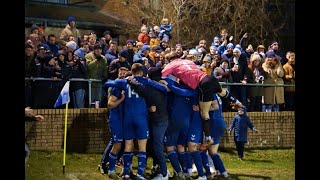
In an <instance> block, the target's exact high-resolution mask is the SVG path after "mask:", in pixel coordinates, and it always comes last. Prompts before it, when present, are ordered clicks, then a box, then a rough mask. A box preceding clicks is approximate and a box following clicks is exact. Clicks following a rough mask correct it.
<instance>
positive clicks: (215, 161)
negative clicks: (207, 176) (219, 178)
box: [210, 153, 226, 173]
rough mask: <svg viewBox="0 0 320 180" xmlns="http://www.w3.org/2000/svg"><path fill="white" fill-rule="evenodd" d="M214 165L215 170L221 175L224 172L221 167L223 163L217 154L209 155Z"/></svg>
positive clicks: (223, 168) (224, 169)
mask: <svg viewBox="0 0 320 180" xmlns="http://www.w3.org/2000/svg"><path fill="white" fill-rule="evenodd" d="M210 156H211V158H212V161H213V164H214V167H215V168H216V170H219V172H220V173H223V172H225V171H226V168H225V167H224V165H223V162H222V160H221V158H220V156H219V154H216V153H215V154H211V155H210Z"/></svg>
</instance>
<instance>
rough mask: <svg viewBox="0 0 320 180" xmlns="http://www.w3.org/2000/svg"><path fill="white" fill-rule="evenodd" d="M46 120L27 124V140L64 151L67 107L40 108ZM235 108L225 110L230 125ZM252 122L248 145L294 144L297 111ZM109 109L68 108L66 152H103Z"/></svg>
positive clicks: (229, 141) (228, 141)
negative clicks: (252, 129)
mask: <svg viewBox="0 0 320 180" xmlns="http://www.w3.org/2000/svg"><path fill="white" fill-rule="evenodd" d="M35 112H36V113H38V114H42V115H43V116H44V117H45V119H46V120H45V121H44V122H37V123H35V122H31V123H29V122H28V123H26V125H25V136H26V141H27V143H28V144H29V146H30V148H31V149H32V150H49V151H62V150H63V139H64V117H65V115H64V114H65V110H64V109H41V110H40V109H39V110H35ZM234 115H235V113H234V112H228V113H224V117H225V120H226V123H227V127H228V126H229V125H230V122H231V120H232V118H233V117H234ZM248 115H249V117H250V119H251V122H252V123H253V124H254V125H255V126H256V127H257V129H258V130H259V133H253V132H252V131H251V130H248V143H247V147H294V146H295V116H294V112H270V113H262V112H250V113H248ZM107 117H108V116H107V109H69V110H68V130H67V152H78V153H102V152H103V151H104V148H105V146H106V144H107V143H108V140H109V138H110V133H109V127H108V123H107ZM220 146H221V147H235V145H234V141H233V136H230V135H228V134H227V132H225V135H224V137H223V138H222V140H221V141H220Z"/></svg>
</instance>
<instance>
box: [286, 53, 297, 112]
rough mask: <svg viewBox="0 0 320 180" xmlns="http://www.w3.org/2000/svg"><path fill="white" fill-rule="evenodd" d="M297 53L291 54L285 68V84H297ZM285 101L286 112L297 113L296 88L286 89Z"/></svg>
mask: <svg viewBox="0 0 320 180" xmlns="http://www.w3.org/2000/svg"><path fill="white" fill-rule="evenodd" d="M295 56H296V55H295V53H294V52H291V53H290V55H289V57H288V62H287V63H286V64H285V65H284V66H283V70H284V76H283V79H284V83H285V84H291V85H294V84H295V74H296V73H295V60H296V57H295ZM284 99H285V110H286V111H295V100H294V99H295V87H284Z"/></svg>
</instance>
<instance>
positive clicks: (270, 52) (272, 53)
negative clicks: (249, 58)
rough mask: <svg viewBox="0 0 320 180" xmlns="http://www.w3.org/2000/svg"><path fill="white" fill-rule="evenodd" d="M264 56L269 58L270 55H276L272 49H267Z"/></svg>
mask: <svg viewBox="0 0 320 180" xmlns="http://www.w3.org/2000/svg"><path fill="white" fill-rule="evenodd" d="M266 56H267V57H268V58H270V57H276V53H274V51H268V52H267V53H266Z"/></svg>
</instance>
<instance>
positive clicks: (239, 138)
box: [228, 107, 258, 160]
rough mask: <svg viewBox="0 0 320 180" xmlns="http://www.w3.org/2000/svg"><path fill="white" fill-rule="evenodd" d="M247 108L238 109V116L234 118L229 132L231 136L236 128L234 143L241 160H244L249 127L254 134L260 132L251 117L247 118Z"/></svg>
mask: <svg viewBox="0 0 320 180" xmlns="http://www.w3.org/2000/svg"><path fill="white" fill-rule="evenodd" d="M246 111H247V110H246V107H242V108H239V109H238V114H237V115H235V117H234V118H233V120H232V122H231V124H230V126H229V128H228V131H229V134H230V135H231V132H232V129H233V128H234V133H233V137H234V142H235V144H236V147H237V152H238V157H239V160H243V152H244V145H245V143H247V141H248V138H247V136H248V127H249V128H250V129H252V130H253V131H254V132H258V130H257V129H256V127H255V126H254V125H253V124H252V123H251V121H250V118H249V116H247V112H246Z"/></svg>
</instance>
